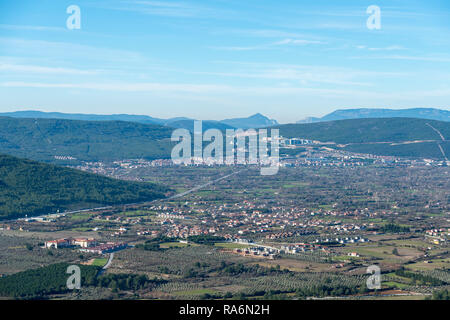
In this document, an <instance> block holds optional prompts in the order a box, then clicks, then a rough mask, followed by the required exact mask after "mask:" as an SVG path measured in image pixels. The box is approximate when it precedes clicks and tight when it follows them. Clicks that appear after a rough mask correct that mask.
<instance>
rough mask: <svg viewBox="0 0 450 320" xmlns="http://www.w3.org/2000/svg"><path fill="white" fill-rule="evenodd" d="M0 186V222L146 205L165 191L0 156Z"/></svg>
mask: <svg viewBox="0 0 450 320" xmlns="http://www.w3.org/2000/svg"><path fill="white" fill-rule="evenodd" d="M0 186H1V188H0V219H2V218H3V219H4V218H17V217H23V216H25V214H27V215H28V216H32V215H39V214H46V213H52V212H56V211H57V210H60V211H64V210H67V209H80V208H86V207H92V206H98V205H110V204H122V203H134V202H140V201H149V200H153V199H158V198H162V197H164V193H165V192H167V191H168V189H167V188H165V187H162V186H158V185H155V184H150V183H137V182H129V181H120V180H115V179H112V178H107V177H103V176H98V175H94V174H90V173H86V172H82V171H78V170H74V169H68V168H62V167H57V166H53V165H48V164H43V163H38V162H35V161H30V160H24V159H18V158H15V157H11V156H5V155H0Z"/></svg>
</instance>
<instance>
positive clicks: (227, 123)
mask: <svg viewBox="0 0 450 320" xmlns="http://www.w3.org/2000/svg"><path fill="white" fill-rule="evenodd" d="M0 116H3V117H13V118H31V119H66V120H84V121H128V122H138V123H144V124H158V125H162V126H168V127H172V128H185V129H188V130H191V131H192V128H193V126H194V120H195V119H190V118H185V117H177V118H171V119H159V118H153V117H150V116H144V115H130V114H112V115H100V114H82V113H60V112H42V111H35V110H30V111H15V112H5V113H0ZM277 124H278V122H277V121H276V120H273V119H269V118H267V117H266V116H263V115H262V114H260V113H257V114H254V115H252V116H250V117H248V118H234V119H226V120H221V121H216V120H204V121H203V129H204V130H207V129H209V128H216V129H220V130H223V129H233V128H235V129H248V128H263V127H269V126H274V125H277Z"/></svg>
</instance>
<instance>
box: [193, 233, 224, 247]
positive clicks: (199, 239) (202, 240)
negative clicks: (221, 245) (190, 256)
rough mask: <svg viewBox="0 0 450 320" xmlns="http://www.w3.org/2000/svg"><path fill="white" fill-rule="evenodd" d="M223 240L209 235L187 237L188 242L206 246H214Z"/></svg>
mask: <svg viewBox="0 0 450 320" xmlns="http://www.w3.org/2000/svg"><path fill="white" fill-rule="evenodd" d="M224 240H225V238H223V237H216V236H210V235H199V236H190V237H188V241H191V242H194V243H198V244H206V245H214V244H215V243H216V242H223V241H224Z"/></svg>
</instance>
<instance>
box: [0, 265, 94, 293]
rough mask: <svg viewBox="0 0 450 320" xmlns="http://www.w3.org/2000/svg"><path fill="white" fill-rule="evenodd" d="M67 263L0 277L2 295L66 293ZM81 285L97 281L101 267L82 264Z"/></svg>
mask: <svg viewBox="0 0 450 320" xmlns="http://www.w3.org/2000/svg"><path fill="white" fill-rule="evenodd" d="M68 266H69V264H67V263H58V264H53V265H49V266H46V267H42V268H38V269H31V270H26V271H23V272H19V273H15V274H12V275H9V276H6V277H3V278H0V296H9V297H15V298H34V297H43V296H46V295H49V294H58V293H65V292H67V291H68V290H69V289H68V288H67V279H68V278H69V277H70V274H67V273H66V272H67V267H68ZM79 267H80V270H81V286H89V285H92V284H93V283H94V282H95V278H96V275H97V273H98V270H99V269H100V268H99V267H96V266H85V265H80V266H79Z"/></svg>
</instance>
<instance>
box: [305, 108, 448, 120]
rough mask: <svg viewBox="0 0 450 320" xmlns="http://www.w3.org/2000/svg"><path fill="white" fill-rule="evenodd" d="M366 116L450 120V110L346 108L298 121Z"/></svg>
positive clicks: (361, 117) (363, 117)
mask: <svg viewBox="0 0 450 320" xmlns="http://www.w3.org/2000/svg"><path fill="white" fill-rule="evenodd" d="M365 118H418V119H429V120H439V121H450V111H447V110H441V109H433V108H413V109H403V110H395V109H365V108H362V109H344V110H336V111H333V112H332V113H330V114H327V115H326V116H323V117H321V118H315V117H309V118H306V119H303V120H300V121H297V123H314V122H324V121H335V120H346V119H365Z"/></svg>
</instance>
